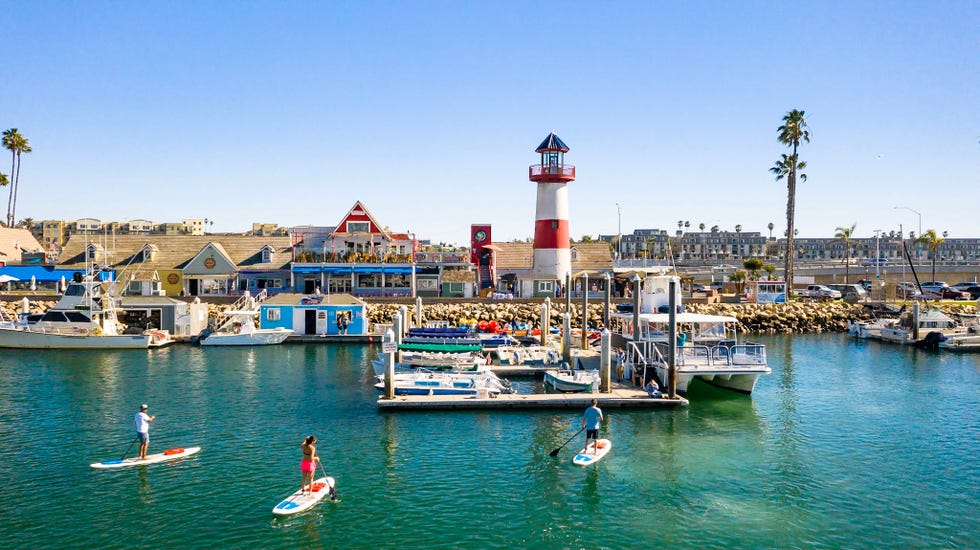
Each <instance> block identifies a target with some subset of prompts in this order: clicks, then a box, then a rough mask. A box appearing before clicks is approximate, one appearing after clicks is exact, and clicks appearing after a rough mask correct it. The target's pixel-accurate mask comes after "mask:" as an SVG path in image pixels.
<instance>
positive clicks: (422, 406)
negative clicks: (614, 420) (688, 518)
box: [378, 387, 688, 411]
mask: <svg viewBox="0 0 980 550" xmlns="http://www.w3.org/2000/svg"><path fill="white" fill-rule="evenodd" d="M593 399H595V400H597V401H598V402H599V406H600V407H606V408H610V409H616V408H618V409H663V408H674V407H686V406H687V405H688V401H687V399H684V398H683V397H680V396H678V397H677V398H676V399H668V398H666V397H664V398H652V397H648V396H647V394H646V392H645V391H640V390H638V389H636V388H632V389H631V388H627V387H622V388H614V389H613V390H612V391H611V392H609V393H544V394H530V395H524V394H517V393H505V394H500V395H499V396H497V397H476V396H470V395H396V396H395V398H394V399H384V398H381V399H378V409H380V410H383V411H432V410H494V409H511V410H528V409H585V408H586V407H588V406H589V405H590V403H591V402H592V400H593Z"/></svg>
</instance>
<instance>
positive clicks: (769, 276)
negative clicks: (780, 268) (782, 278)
mask: <svg viewBox="0 0 980 550" xmlns="http://www.w3.org/2000/svg"><path fill="white" fill-rule="evenodd" d="M762 270H763V271H765V272H766V280H767V281H774V280H775V279H774V278H773V276H772V274H773V273H775V272H776V266H774V265H772V264H766V265H764V266H762Z"/></svg>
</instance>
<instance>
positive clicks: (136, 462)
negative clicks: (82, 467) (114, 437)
mask: <svg viewBox="0 0 980 550" xmlns="http://www.w3.org/2000/svg"><path fill="white" fill-rule="evenodd" d="M200 450H201V448H200V447H178V448H176V449H167V450H166V451H163V452H162V453H156V454H152V455H146V458H145V459H143V460H140V459H139V458H138V457H133V458H117V459H115V460H106V461H105V462H96V463H95V464H92V467H93V468H101V469H109V468H125V467H127V466H145V465H147V464H157V463H159V462H169V461H171V460H177V459H179V458H184V457H188V456H191V455H192V454H194V453H196V452H198V451H200Z"/></svg>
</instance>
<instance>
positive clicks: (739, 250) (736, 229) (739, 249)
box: [735, 224, 742, 258]
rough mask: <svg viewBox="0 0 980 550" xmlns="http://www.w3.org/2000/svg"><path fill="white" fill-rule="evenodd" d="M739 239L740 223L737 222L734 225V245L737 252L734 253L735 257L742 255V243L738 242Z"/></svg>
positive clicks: (740, 237)
mask: <svg viewBox="0 0 980 550" xmlns="http://www.w3.org/2000/svg"><path fill="white" fill-rule="evenodd" d="M741 239H742V224H738V225H736V226H735V247H736V248H735V251H736V252H737V253H736V254H735V257H736V258H738V257H740V256H741V255H742V243H741V242H740V241H741Z"/></svg>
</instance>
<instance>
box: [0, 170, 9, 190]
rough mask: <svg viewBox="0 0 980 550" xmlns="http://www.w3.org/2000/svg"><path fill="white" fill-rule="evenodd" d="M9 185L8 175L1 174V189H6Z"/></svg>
mask: <svg viewBox="0 0 980 550" xmlns="http://www.w3.org/2000/svg"><path fill="white" fill-rule="evenodd" d="M9 184H10V178H8V177H7V174H4V173H3V172H0V187H5V186H7V185H9Z"/></svg>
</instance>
